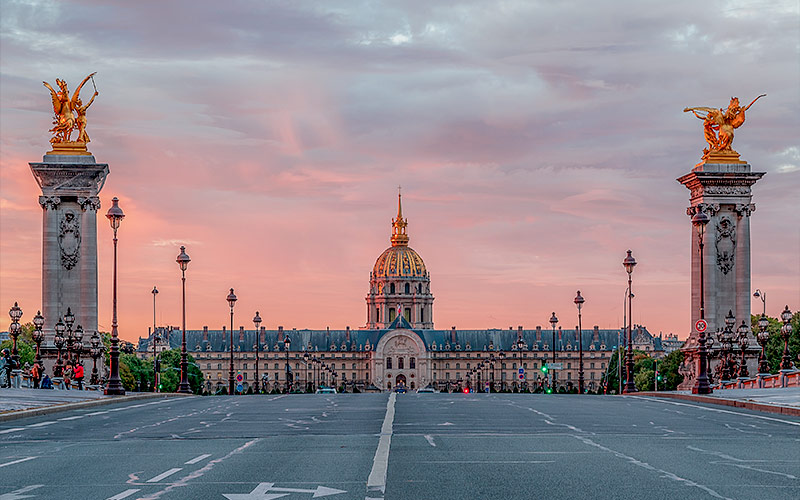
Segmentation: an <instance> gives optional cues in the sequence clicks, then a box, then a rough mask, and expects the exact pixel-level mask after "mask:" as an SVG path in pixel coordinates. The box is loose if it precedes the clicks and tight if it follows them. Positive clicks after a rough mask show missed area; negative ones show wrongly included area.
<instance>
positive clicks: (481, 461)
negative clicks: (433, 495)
mask: <svg viewBox="0 0 800 500" xmlns="http://www.w3.org/2000/svg"><path fill="white" fill-rule="evenodd" d="M417 463H418V464H554V463H556V461H555V460H417Z"/></svg>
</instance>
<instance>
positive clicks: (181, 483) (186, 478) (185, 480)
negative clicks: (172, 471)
mask: <svg viewBox="0 0 800 500" xmlns="http://www.w3.org/2000/svg"><path fill="white" fill-rule="evenodd" d="M259 441H261V439H260V438H259V439H253V440H252V441H248V442H246V443H245V444H243V445H242V446H240V447H238V448H236V449H235V450H233V451H232V452H230V453H228V454H227V455H225V456H224V457H221V458H216V459H214V460H211V461H210V462H208V463H207V464H205V465H204V466H203V467H201V468H200V469H197V470H196V471H194V472H192V473H191V474H187V475H186V476H184V477H182V478H180V479H179V480H178V481H175V482H174V483H172V484H170V485H169V486H167V487H166V488H164V489H163V490H161V491H157V492H155V493H152V494H150V495H149V496H147V497H145V498H143V499H142V500H155V499H157V498H159V497H161V495H163V494H164V493H168V492H170V491H172V490H173V489H175V488H182V487H184V486H186V485H187V484H189V481H191V480H192V479H197V478H198V477H200V476H202V475H203V474H205V473H206V472H208V471H210V470H211V469H213V468H214V466H215V465H217V464H218V463H220V462H222V461H224V460H227V459H229V458H230V457H232V456H234V455H237V454H239V453H241V452H243V451H244V450H245V449H246V448H249V447H250V446H252V445H254V444H256V443H258V442H259Z"/></svg>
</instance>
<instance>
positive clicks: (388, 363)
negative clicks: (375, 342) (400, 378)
mask: <svg viewBox="0 0 800 500" xmlns="http://www.w3.org/2000/svg"><path fill="white" fill-rule="evenodd" d="M386 369H387V370H391V369H392V358H391V357H389V358H386Z"/></svg>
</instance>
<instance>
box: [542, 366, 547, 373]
mask: <svg viewBox="0 0 800 500" xmlns="http://www.w3.org/2000/svg"><path fill="white" fill-rule="evenodd" d="M542 373H547V365H542Z"/></svg>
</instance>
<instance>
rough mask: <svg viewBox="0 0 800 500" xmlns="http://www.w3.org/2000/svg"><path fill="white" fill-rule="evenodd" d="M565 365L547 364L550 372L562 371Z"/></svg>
mask: <svg viewBox="0 0 800 500" xmlns="http://www.w3.org/2000/svg"><path fill="white" fill-rule="evenodd" d="M562 366H563V363H547V369H548V370H561V368H562Z"/></svg>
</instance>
